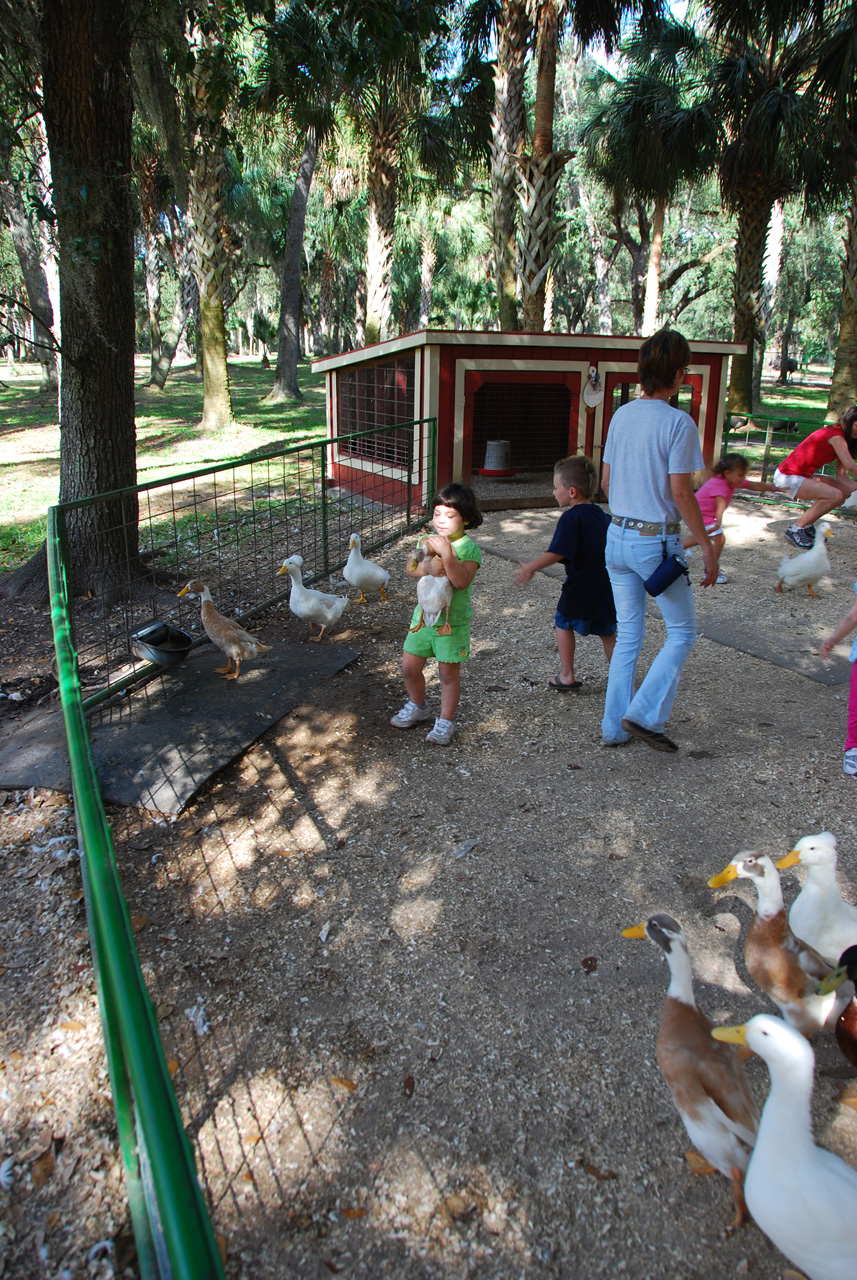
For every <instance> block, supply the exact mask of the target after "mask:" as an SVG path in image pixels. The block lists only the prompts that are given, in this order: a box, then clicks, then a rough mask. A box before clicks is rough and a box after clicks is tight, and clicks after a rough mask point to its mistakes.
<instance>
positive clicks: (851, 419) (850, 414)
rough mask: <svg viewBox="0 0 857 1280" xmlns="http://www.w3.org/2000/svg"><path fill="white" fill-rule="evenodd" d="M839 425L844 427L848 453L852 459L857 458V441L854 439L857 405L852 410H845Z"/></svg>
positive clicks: (856, 424) (856, 423) (853, 405)
mask: <svg viewBox="0 0 857 1280" xmlns="http://www.w3.org/2000/svg"><path fill="white" fill-rule="evenodd" d="M839 425H840V426H841V427H842V432H843V434H844V436H845V442H846V444H847V445H848V452H849V453H850V454H851V457H852V458H857V440H855V439H854V428H855V427H857V404H852V406H851V408H850V409H846V410H845V412H844V413H843V415H842V417H841V418H840V419H839Z"/></svg>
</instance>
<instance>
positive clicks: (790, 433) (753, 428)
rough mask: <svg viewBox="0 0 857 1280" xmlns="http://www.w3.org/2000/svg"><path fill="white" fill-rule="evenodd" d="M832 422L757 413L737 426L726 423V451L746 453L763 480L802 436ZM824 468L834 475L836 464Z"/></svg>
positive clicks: (724, 439)
mask: <svg viewBox="0 0 857 1280" xmlns="http://www.w3.org/2000/svg"><path fill="white" fill-rule="evenodd" d="M829 425H830V423H825V422H810V421H806V420H800V421H798V420H796V419H793V418H783V417H774V416H773V415H771V414H764V413H754V414H753V416H752V418H749V419H748V420H747V421H746V422H743V423H739V424H738V425H737V426H731V427H729V426H724V428H723V453H743V454H744V455H745V457H747V458H748V459H749V460H750V467H751V469H752V470H753V472H755V471H757V470H759V471H761V473H762V476H761V478H762V479H763V480H770V478H771V476H772V475H773V474H774V472H775V471H776V469H777V467H778V466H779V465H780V463H781V462H782V461H783V459H784V458H786V457H787V456H788V455H789V454H790V453H791V451H792V449H794V448H796V447H797V445H799V444H800V442H801V440H805V439H806V437H807V436H808V435H809V434H810V433H811V432H813V431H817V430H818V429H819V427H824V426H829ZM821 470H822V474H824V475H835V474H836V464H835V463H830V464H829V465H828V466H826V467H822V469H821Z"/></svg>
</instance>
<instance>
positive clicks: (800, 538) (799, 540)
mask: <svg viewBox="0 0 857 1280" xmlns="http://www.w3.org/2000/svg"><path fill="white" fill-rule="evenodd" d="M785 537H786V542H790V543H791V544H792V546H793V547H797V549H798V550H799V551H810V550H811V549H812V546H813V543H814V542H815V526H814V525H810V526H809V528H808V529H799V528H798V526H797V525H796V524H793V525H792V527H791V528H790V529H786V534H785Z"/></svg>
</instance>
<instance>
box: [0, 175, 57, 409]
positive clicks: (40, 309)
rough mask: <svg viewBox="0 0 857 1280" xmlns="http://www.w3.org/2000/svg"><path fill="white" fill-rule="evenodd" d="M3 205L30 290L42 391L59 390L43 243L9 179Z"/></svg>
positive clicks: (2, 187)
mask: <svg viewBox="0 0 857 1280" xmlns="http://www.w3.org/2000/svg"><path fill="white" fill-rule="evenodd" d="M0 204H2V206H3V208H4V209H5V210H6V220H7V222H8V223H9V232H10V234H11V236H12V243H13V244H14V246H15V254H16V256H17V258H18V265H19V267H20V268H21V275H22V277H23V280H24V288H25V289H26V290H27V301H28V302H29V304H30V311H31V313H32V320H33V339H34V349H35V353H36V359H37V360H38V362H39V364H40V366H41V370H42V377H41V385H42V388H43V389H45V390H47V389H50V388H52V389H56V385H57V358H56V354H55V346H56V344H55V341H54V335H53V332H52V330H53V323H54V312H53V307H52V306H51V299H50V294H49V293H48V280H47V276H46V274H45V269H44V267H43V266H42V259H41V254H40V253H39V242H38V240H37V239H36V237H35V234H34V233H33V227H32V224H31V223H30V219H29V218H28V217H27V210H26V207H25V205H24V200H23V197H22V196H21V193H20V191H19V190H18V188H17V187H16V186H15V184H14V183H13V182H11V181H10V180H8V179H4V180H3V181H0Z"/></svg>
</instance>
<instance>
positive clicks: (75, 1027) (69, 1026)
mask: <svg viewBox="0 0 857 1280" xmlns="http://www.w3.org/2000/svg"><path fill="white" fill-rule="evenodd" d="M60 1029H61V1030H63V1031H83V1029H84V1027H83V1023H82V1022H75V1021H74V1020H72V1021H71V1022H61V1023H60Z"/></svg>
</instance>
